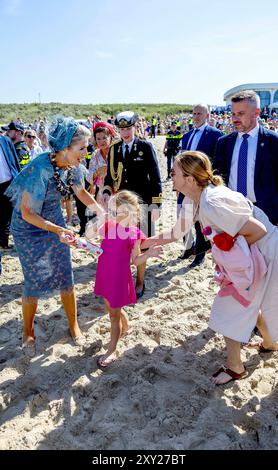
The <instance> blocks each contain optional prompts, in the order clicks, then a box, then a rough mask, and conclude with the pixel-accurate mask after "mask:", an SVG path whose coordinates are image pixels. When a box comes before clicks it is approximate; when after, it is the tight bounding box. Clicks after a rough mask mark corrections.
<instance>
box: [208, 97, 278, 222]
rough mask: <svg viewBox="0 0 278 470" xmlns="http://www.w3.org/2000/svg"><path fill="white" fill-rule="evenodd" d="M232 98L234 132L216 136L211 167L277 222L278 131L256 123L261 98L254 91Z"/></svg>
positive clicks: (228, 183) (235, 189)
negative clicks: (218, 137)
mask: <svg viewBox="0 0 278 470" xmlns="http://www.w3.org/2000/svg"><path fill="white" fill-rule="evenodd" d="M231 102H232V121H233V124H234V127H235V130H236V132H232V133H231V134H229V135H226V136H223V137H221V138H220V139H219V140H218V142H217V147H216V153H215V158H214V161H213V167H214V169H216V170H217V171H218V173H220V174H221V175H222V176H223V178H224V180H225V182H226V184H227V186H228V187H229V188H231V189H233V190H234V191H238V192H241V193H242V194H243V195H244V196H247V197H248V199H250V200H251V201H252V202H253V203H254V204H255V205H256V206H258V207H259V208H260V209H262V210H263V211H264V212H265V213H266V215H267V216H268V217H269V219H270V221H271V222H272V223H273V224H275V225H277V224H278V134H277V133H275V132H272V131H270V130H267V129H264V128H263V127H259V125H258V118H259V115H260V98H259V96H258V95H257V94H256V93H255V92H254V91H252V90H246V91H243V92H239V93H237V94H235V95H234V96H233V97H232V99H231Z"/></svg>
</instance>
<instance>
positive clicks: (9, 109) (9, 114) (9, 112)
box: [0, 103, 192, 123]
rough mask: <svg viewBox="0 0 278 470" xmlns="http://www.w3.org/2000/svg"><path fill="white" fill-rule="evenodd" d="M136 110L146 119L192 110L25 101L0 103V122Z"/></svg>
mask: <svg viewBox="0 0 278 470" xmlns="http://www.w3.org/2000/svg"><path fill="white" fill-rule="evenodd" d="M128 109H129V110H133V111H136V112H137V113H138V114H139V116H145V117H146V118H147V119H149V118H151V117H152V116H153V115H154V114H159V116H160V117H164V116H165V115H168V114H176V113H179V112H187V111H191V110H192V106H191V105H188V104H168V103H167V104H165V103H157V104H144V103H124V104H121V103H119V104H98V105H92V104H65V103H28V104H27V103H26V104H17V103H11V104H0V123H8V122H10V121H12V120H13V119H16V118H17V117H20V118H21V119H22V120H23V121H24V122H27V123H28V122H32V121H34V119H37V118H38V117H39V116H40V117H43V116H46V117H48V118H49V117H51V116H54V115H56V114H64V115H65V116H73V117H74V118H76V119H83V118H84V119H86V118H87V116H92V115H95V114H97V115H98V116H100V117H101V118H103V119H106V118H108V117H110V116H114V115H115V114H117V113H118V112H120V111H124V110H128Z"/></svg>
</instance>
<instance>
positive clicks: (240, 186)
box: [237, 134, 249, 196]
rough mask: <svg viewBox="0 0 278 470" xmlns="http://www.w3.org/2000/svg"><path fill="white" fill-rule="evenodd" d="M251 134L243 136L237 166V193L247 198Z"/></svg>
mask: <svg viewBox="0 0 278 470" xmlns="http://www.w3.org/2000/svg"><path fill="white" fill-rule="evenodd" d="M248 137H249V134H243V136H242V139H243V140H242V142H241V145H240V148H239V154H238V164H237V191H238V192H239V193H241V194H243V196H247V154H248V140H247V139H248Z"/></svg>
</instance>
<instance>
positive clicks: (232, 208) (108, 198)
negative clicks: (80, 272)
mask: <svg viewBox="0 0 278 470" xmlns="http://www.w3.org/2000/svg"><path fill="white" fill-rule="evenodd" d="M1 129H2V135H1V136H0V207H1V217H0V246H1V247H2V250H3V251H2V252H4V251H5V250H7V249H9V243H10V241H9V240H10V239H9V236H10V234H12V237H13V240H14V245H15V248H16V251H17V254H18V256H19V260H20V263H21V266H22V271H23V276H24V287H23V298H22V314H23V344H22V347H23V349H24V350H25V351H26V352H27V353H28V354H32V355H34V354H35V331H34V318H35V313H36V310H37V304H38V299H39V298H40V297H41V296H44V295H53V293H54V292H55V291H57V290H58V291H60V295H61V300H62V304H63V307H64V310H65V313H66V315H67V319H68V324H69V330H70V334H71V337H72V339H73V341H74V342H75V344H78V345H81V344H82V343H83V341H84V338H83V336H82V332H81V331H80V328H79V326H78V322H77V308H76V294H75V289H74V279H73V272H72V265H71V256H70V250H71V247H77V246H78V237H77V234H76V233H75V231H74V229H73V227H72V226H71V225H69V224H70V222H71V221H72V200H73V198H74V199H75V201H76V209H77V213H78V216H79V220H80V231H79V235H80V236H83V235H84V234H85V235H86V237H87V239H91V238H92V239H93V240H94V238H96V236H100V237H101V239H102V242H101V250H102V254H101V255H100V256H99V258H98V266H97V274H96V282H95V288H94V292H95V294H96V295H99V296H101V297H103V299H104V303H105V307H106V310H107V312H108V313H109V317H110V322H111V338H110V343H109V345H108V347H107V351H106V353H105V354H104V355H102V356H99V357H98V359H97V364H98V366H99V367H100V368H101V369H105V368H107V367H109V366H110V364H111V363H112V362H114V361H115V359H116V357H117V355H116V350H117V344H118V341H119V340H120V338H121V337H122V336H124V335H126V334H128V333H129V332H130V327H129V322H128V318H127V314H126V312H125V311H124V307H125V306H126V305H130V304H133V303H136V302H137V299H140V298H141V297H143V295H144V292H145V271H146V261H147V259H148V258H150V257H159V256H160V254H161V245H164V244H167V243H170V242H174V241H177V240H179V239H180V238H183V240H184V252H183V253H182V254H181V257H180V258H182V259H189V258H190V257H191V256H194V259H193V261H192V263H191V265H190V266H191V268H196V267H198V266H201V264H202V263H203V262H204V259H205V256H206V252H207V251H208V250H211V251H212V256H213V257H214V259H215V260H217V264H216V267H215V277H216V279H217V282H218V284H219V285H220V291H219V292H218V294H217V295H216V297H215V301H214V303H213V306H212V309H211V315H210V320H209V326H210V328H211V329H212V330H214V331H216V332H218V333H220V334H222V335H223V336H224V339H225V343H226V348H227V359H226V363H225V365H224V366H221V367H220V368H219V370H217V371H216V372H215V374H213V377H212V378H211V380H212V382H213V383H215V384H216V385H222V384H225V383H228V382H230V381H231V380H238V379H241V378H243V377H244V376H245V375H246V373H247V371H246V369H245V366H244V364H243V363H242V360H241V356H240V351H241V345H242V343H248V341H249V340H250V337H251V334H252V331H253V329H254V327H255V326H257V328H258V329H259V331H260V332H261V335H262V340H261V342H260V343H256V344H255V343H251V344H250V346H252V347H256V348H257V349H258V350H259V351H260V352H261V353H263V352H265V351H272V350H277V349H278V343H277V341H278V317H277V315H276V304H277V300H278V298H277V289H276V288H275V282H276V281H275V279H276V275H277V270H278V258H277V256H278V255H277V253H278V250H277V244H278V229H277V225H278V205H277V204H276V201H277V200H278V184H277V175H278V119H277V116H276V114H275V112H272V113H270V114H268V115H266V114H265V113H264V114H263V117H262V111H261V109H260V100H259V97H258V95H256V93H255V92H253V91H244V92H240V93H237V94H235V95H234V96H233V97H232V100H231V110H230V111H224V112H223V113H219V112H210V111H209V108H208V107H207V106H206V105H203V104H197V105H196V106H194V108H193V112H192V113H191V114H183V113H179V114H178V115H171V116H167V117H166V118H164V119H162V118H160V117H159V116H153V117H152V118H151V119H150V120H146V119H144V118H139V117H138V116H137V115H136V113H134V112H133V111H124V112H121V113H119V114H118V115H117V116H115V117H111V118H110V119H109V120H107V121H104V120H102V119H101V118H100V117H99V116H94V117H88V118H87V120H84V121H82V122H80V121H79V122H78V121H76V120H74V119H73V118H65V117H58V118H55V119H54V120H53V121H51V122H48V121H47V119H45V118H44V119H38V120H37V121H36V122H35V123H33V124H32V125H29V126H26V125H24V123H23V122H22V121H21V120H20V119H19V118H17V119H15V120H14V121H12V122H11V123H10V124H8V125H6V126H2V128H1ZM157 135H162V136H164V138H165V145H164V149H163V153H164V155H165V158H167V179H171V178H172V180H173V185H174V190H175V191H176V192H177V206H178V218H177V222H176V224H175V225H174V226H173V227H172V229H171V230H170V231H167V232H162V233H160V234H158V235H157V234H155V233H154V221H155V220H157V219H158V218H159V216H160V210H161V205H162V203H163V185H162V181H161V174H160V168H159V163H158V160H157V157H156V153H155V150H154V148H153V146H152V144H151V141H152V139H153V138H155V137H156V136H157ZM63 203H64V204H65V205H66V208H67V221H68V225H66V221H65V220H64V217H63V211H62V204H63ZM88 211H89V212H88ZM88 214H89V215H88ZM89 219H91V220H90V222H88V221H89ZM243 254H244V256H245V258H244V259H245V260H246V266H244V268H242V259H243ZM0 257H1V252H0ZM177 262H178V261H177ZM130 263H133V264H134V265H135V266H136V267H137V277H136V283H135V285H134V283H133V279H132V275H131V270H130ZM0 266H1V258H0ZM200 269H201V268H200ZM108 278H109V283H108V282H107V280H108ZM243 285H244V286H245V287H242V286H243Z"/></svg>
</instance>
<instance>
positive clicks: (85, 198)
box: [7, 117, 101, 352]
mask: <svg viewBox="0 0 278 470" xmlns="http://www.w3.org/2000/svg"><path fill="white" fill-rule="evenodd" d="M89 137H90V131H89V130H88V129H87V128H86V127H84V126H82V125H80V124H77V123H76V122H75V121H74V119H72V118H63V117H59V118H57V119H56V120H55V121H54V122H53V123H52V125H51V126H50V129H49V135H48V141H49V146H50V149H51V151H50V152H46V153H42V154H41V155H39V156H38V157H37V158H36V159H34V160H33V161H32V162H31V163H30V164H29V165H28V166H27V167H26V168H25V169H24V170H23V171H22V172H21V173H20V174H19V175H18V176H17V177H16V178H15V179H14V180H13V182H12V184H11V185H10V187H9V189H8V192H7V195H8V196H9V197H11V199H12V201H13V203H14V206H15V208H14V211H13V216H12V223H11V232H12V235H13V238H14V243H15V247H16V250H17V253H18V255H19V259H20V263H21V266H22V271H23V276H24V288H23V298H22V313H23V347H27V348H28V349H29V352H31V351H33V352H34V351H35V349H34V347H35V334H34V317H35V313H36V310H37V304H38V298H39V297H41V296H43V295H45V294H50V293H53V292H54V291H56V290H59V291H60V294H61V300H62V304H63V307H64V310H65V312H66V315H67V318H68V323H69V329H70V333H71V336H72V338H73V340H74V342H75V343H76V344H81V343H82V339H83V338H82V333H81V331H80V329H79V326H78V322H77V306H76V297H75V292H74V281H73V272H72V265H71V255H70V247H69V246H68V245H69V244H68V243H66V239H65V235H67V234H68V235H71V236H72V235H74V234H73V232H72V231H70V230H67V229H66V226H65V222H64V218H63V214H62V209H61V197H67V196H68V195H69V194H70V192H71V190H73V191H74V193H75V194H76V195H77V197H78V198H79V199H80V200H81V201H82V202H83V204H85V205H86V206H91V207H90V209H91V210H93V211H95V212H97V213H98V212H99V211H100V210H101V209H100V207H99V206H98V205H97V203H96V201H95V199H94V198H93V196H91V194H89V193H88V192H87V191H86V190H85V189H84V186H83V175H82V171H81V168H80V167H79V165H80V163H81V161H82V159H83V157H84V156H85V155H86V154H87V146H88V139H89Z"/></svg>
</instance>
